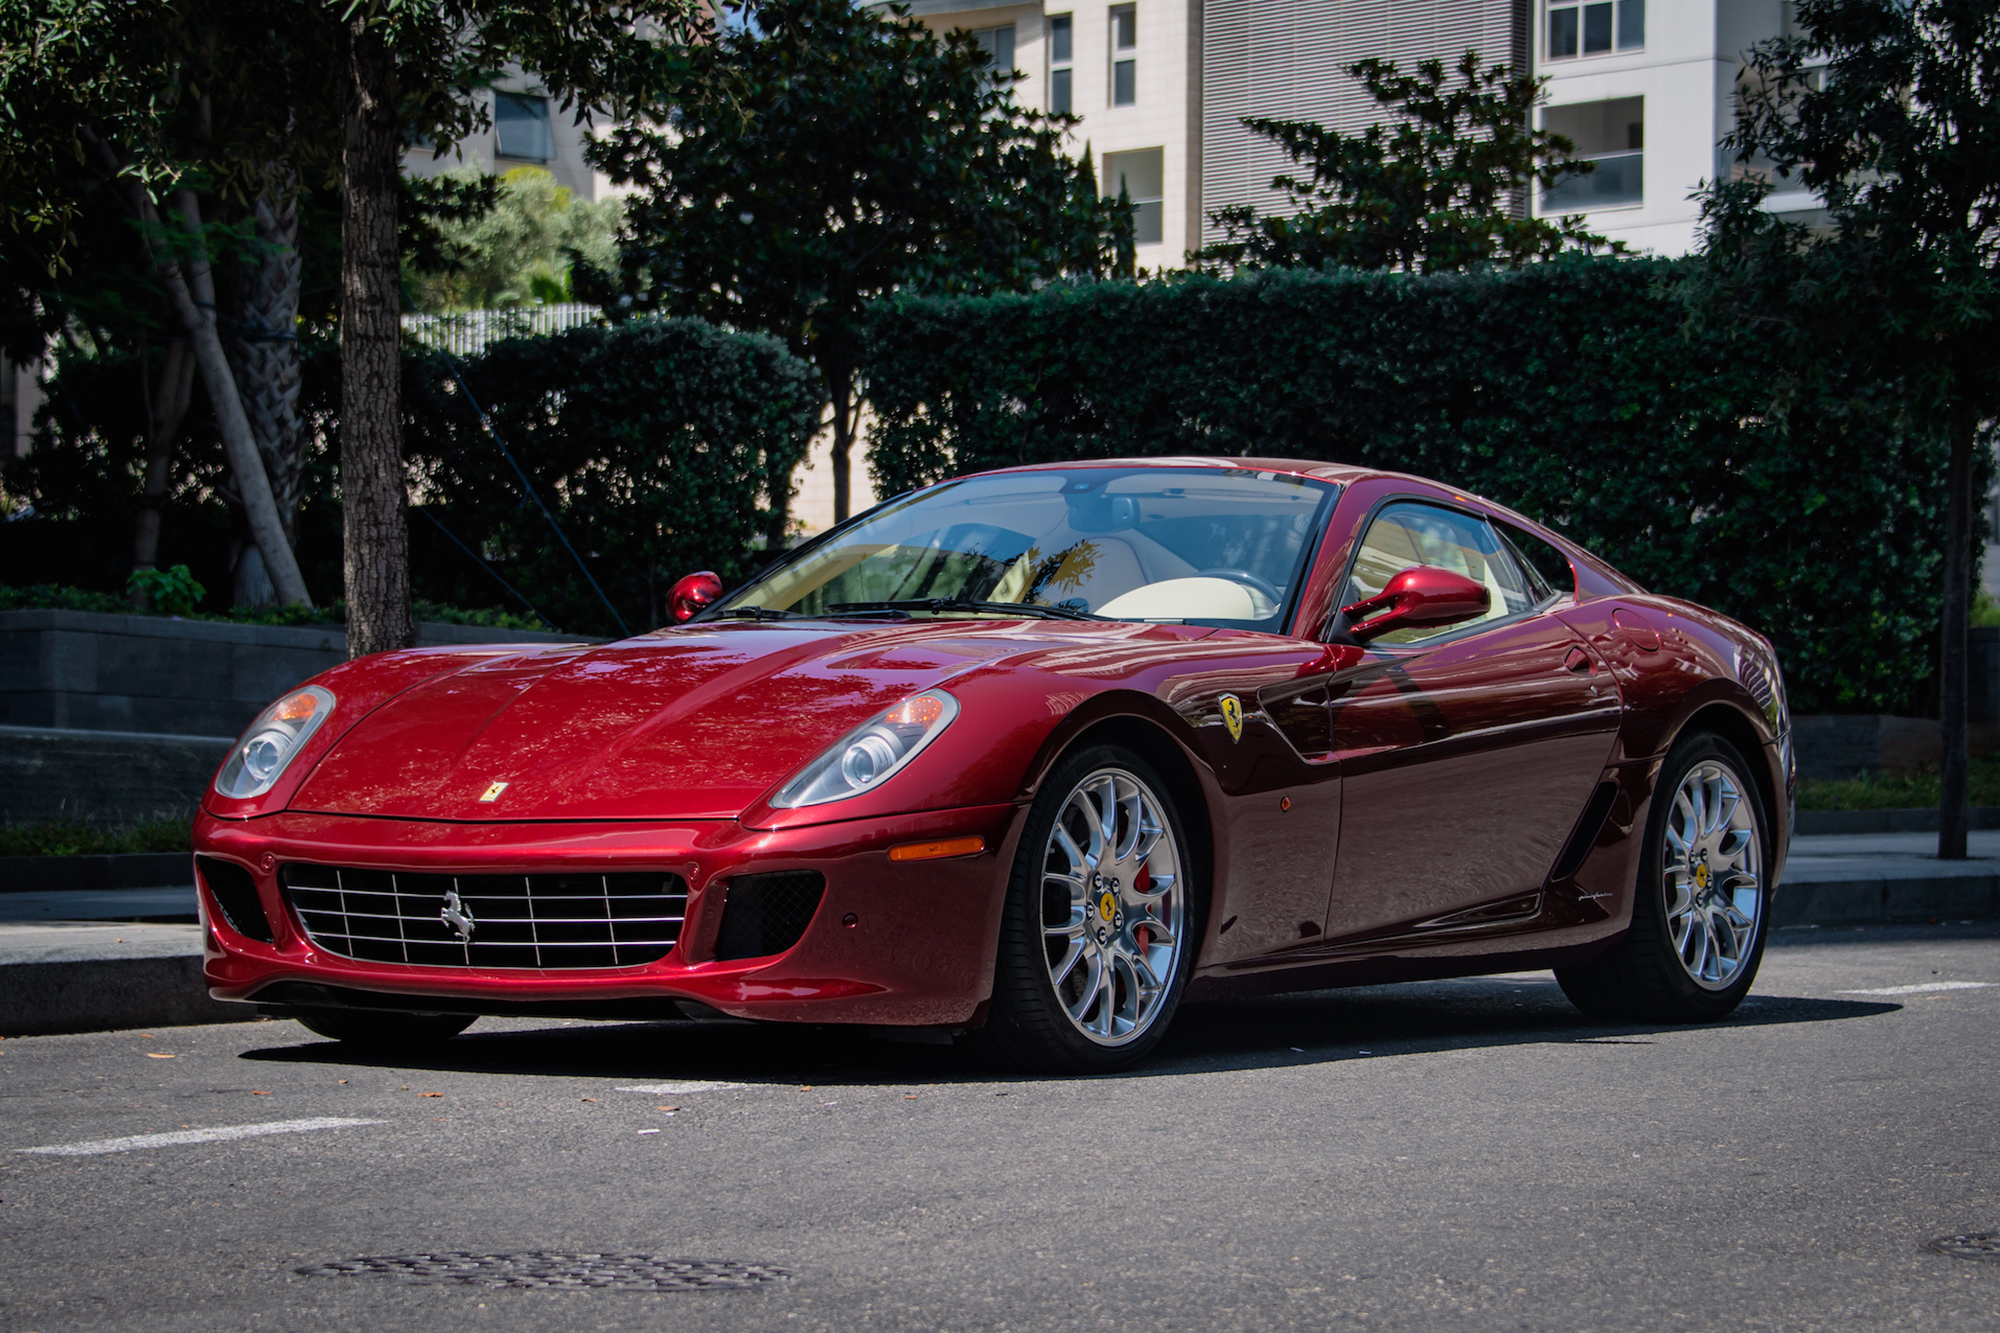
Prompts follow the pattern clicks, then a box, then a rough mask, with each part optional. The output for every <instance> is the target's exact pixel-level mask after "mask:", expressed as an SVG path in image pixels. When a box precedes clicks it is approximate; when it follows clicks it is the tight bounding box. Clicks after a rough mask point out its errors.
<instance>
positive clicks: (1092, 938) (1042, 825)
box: [973, 745, 1201, 1074]
mask: <svg viewBox="0 0 2000 1333" xmlns="http://www.w3.org/2000/svg"><path fill="white" fill-rule="evenodd" d="M1200 927H1201V899H1200V896H1199V886H1198V885H1197V883H1196V880H1195V866H1194V863H1193V858H1192V857H1191V856H1190V845H1189V842H1188V837H1187V832H1186V828H1185V826H1184V825H1183V823H1182V821H1181V818H1180V814H1179V812H1178V811H1177V810H1175V808H1174V804H1173V800H1172V798H1171V797H1170V796H1169V795H1168V789H1167V785H1166V783H1165V782H1164V781H1163V780H1162V779H1161V778H1160V776H1159V774H1158V773H1157V772H1156V771H1155V770H1154V769H1153V767H1152V765H1150V764H1148V763H1147V762H1146V761H1145V760H1144V759H1142V758H1141V757H1139V756H1138V755H1136V754H1133V753H1132V752H1131V751H1129V750H1125V749H1122V748H1119V747H1116V746H1108V745H1099V746H1092V747H1090V748H1088V749H1085V750H1081V751H1079V752H1077V753H1076V754H1074V755H1071V756H1070V757H1068V758H1067V759H1065V760H1064V761H1063V762H1062V763H1060V764H1058V765H1057V766H1056V768H1055V769H1054V770H1053V771H1052V772H1051V773H1050V774H1049V775H1048V778H1047V779H1046V780H1045V781H1044V782H1043V784H1042V791H1041V794H1040V795H1039V796H1038V797H1036V799H1035V804H1034V806H1033V808H1032V809H1031V810H1030V811H1029V814H1028V822H1027V827H1026V828H1025V829H1024V830H1023V831H1022V835H1021V844H1020V851H1019V852H1018V853H1017V854H1016V856H1015V859H1014V872H1013V877H1012V879H1011V880H1010V882H1009V884H1008V890H1007V905H1006V908H1005V913H1004V916H1003V917H1002V920H1001V924H1000V956H999V959H998V963H997V967H996V969H995V972H994V977H993V1006H992V1010H991V1012H990V1014H989V1016H988V1018H987V1022H986V1026H985V1027H983V1028H981V1029H979V1031H978V1032H977V1033H976V1034H974V1039H973V1040H974V1044H975V1045H976V1046H978V1047H981V1048H983V1049H984V1050H985V1052H986V1053H987V1054H989V1055H991V1056H993V1057H995V1058H997V1059H998V1060H1000V1061H1001V1062H1002V1063H1005V1064H1008V1065H1012V1066H1015V1067H1017V1068H1030V1069H1039V1070H1044V1071H1048V1072H1051V1073H1080V1074H1088V1073H1105V1072H1109V1071H1111V1070H1114V1069H1121V1068H1124V1067H1125V1066H1127V1065H1131V1064H1136V1063H1137V1062H1138V1061H1140V1060H1143V1059H1144V1058H1145V1057H1146V1056H1148V1055H1149V1054H1151V1053H1152V1051H1153V1049H1154V1048H1155V1047H1157V1046H1158V1045H1159V1043H1160V1040H1161V1038H1162V1037H1163V1036H1164V1035H1165V1033H1166V1029H1167V1024H1168V1022H1169V1021H1170V1020H1171V1019H1172V1018H1173V1014H1174V1010H1175V1009H1176V1008H1178V1007H1179V1005H1180V999H1181V993H1182V992H1183V991H1184V990H1185V989H1186V988H1187V979H1188V975H1189V973H1190V972H1192V971H1193V968H1194V951H1195V947H1196V942H1197V940H1198V938H1199V932H1200Z"/></svg>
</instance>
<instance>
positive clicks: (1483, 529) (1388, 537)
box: [1341, 501, 1541, 643]
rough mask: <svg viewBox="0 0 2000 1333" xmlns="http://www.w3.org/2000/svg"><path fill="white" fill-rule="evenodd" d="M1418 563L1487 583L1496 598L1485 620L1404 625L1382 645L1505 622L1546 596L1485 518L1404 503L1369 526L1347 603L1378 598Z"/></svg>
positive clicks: (1382, 639) (1388, 509)
mask: <svg viewBox="0 0 2000 1333" xmlns="http://www.w3.org/2000/svg"><path fill="white" fill-rule="evenodd" d="M1412 565H1434V566H1436V567H1437V568H1439V569H1449V570H1451V571H1452V572H1453V573H1455V574H1463V575H1465V576H1466V577H1467V578H1469V579H1471V580H1473V581H1474V582H1475V583H1483V584H1485V585H1486V589H1487V591H1488V592H1490V593H1491V594H1492V595H1493V602H1492V605H1491V607H1489V608H1488V610H1487V612H1486V615H1485V616H1484V617H1483V618H1482V619H1481V620H1480V621H1473V622H1462V623H1460V624H1457V625H1448V626H1444V627H1441V628H1436V629H1404V630H1396V631H1393V632H1392V633H1389V634H1384V635H1383V636H1381V637H1380V638H1379V639H1376V640H1375V642H1376V643H1420V642H1422V641H1423V640H1425V639H1434V638H1436V637H1437V636H1438V635H1440V634H1455V633H1458V632H1460V631H1462V630H1463V629H1465V627H1466V623H1472V624H1481V623H1484V622H1485V621H1490V620H1505V619H1506V618H1507V617H1509V616H1517V615H1520V614H1521V613H1522V612H1524V611H1527V610H1529V609H1530V608H1532V607H1533V606H1534V605H1535V603H1536V602H1538V601H1540V600H1541V598H1540V597H1538V596H1537V595H1536V590H1535V589H1534V588H1533V587H1532V586H1531V585H1530V584H1529V582H1528V579H1527V577H1526V576H1525V575H1524V574H1523V573H1522V572H1521V568H1520V566H1519V565H1517V564H1516V563H1515V562H1514V557H1513V556H1512V555H1511V554H1510V553H1509V552H1508V550H1507V547H1506V543H1504V542H1502V541H1501V540H1500V536H1499V534H1498V533H1496V532H1494V530H1493V528H1492V525H1491V524H1489V523H1487V522H1486V520H1485V519H1482V518H1475V517H1473V516H1472V515H1470V514H1461V513H1459V512H1458V511H1456V510H1452V509H1441V508H1439V507H1438V506H1436V505H1428V504H1420V503H1416V502H1414V501H1412V502H1398V503H1396V504H1392V505H1388V506H1385V507H1384V508H1383V509H1382V511H1381V512H1380V513H1378V514H1376V515H1375V519H1374V521H1373V522H1372V523H1370V524H1369V525H1368V531H1367V533H1366V534H1364V535H1363V536H1362V538H1361V549H1360V550H1359V551H1358V552H1356V554H1355V557H1354V568H1353V571H1352V572H1351V573H1350V574H1349V575H1348V581H1347V588H1346V590H1345V595H1344V596H1343V597H1342V598H1341V605H1343V606H1348V605H1352V604H1353V603H1355V602H1358V601H1361V600H1363V599H1364V598H1368V597H1373V596H1374V595H1375V594H1376V593H1378V592H1380V591H1382V589H1383V588H1384V587H1386V586H1388V583H1389V580H1390V579H1392V578H1394V577H1395V576H1396V575H1398V574H1400V573H1402V572H1403V571H1404V570H1406V569H1408V568H1410V566H1412Z"/></svg>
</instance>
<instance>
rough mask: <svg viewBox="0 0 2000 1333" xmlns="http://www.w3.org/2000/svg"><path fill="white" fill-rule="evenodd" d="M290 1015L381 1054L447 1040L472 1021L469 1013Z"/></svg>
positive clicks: (331, 1012)
mask: <svg viewBox="0 0 2000 1333" xmlns="http://www.w3.org/2000/svg"><path fill="white" fill-rule="evenodd" d="M293 1016H294V1017H295V1018H297V1019H298V1020H299V1022H300V1023H301V1024H303V1025H304V1026H305V1027H306V1028H308V1029H310V1030H311V1031H313V1032H317V1033H318V1034H319V1035H320V1036H322V1037H327V1038H329V1039H331V1040H333V1041H337V1042H340V1043H342V1044H343V1045H347V1046H352V1047H355V1048H356V1049H359V1050H366V1051H380V1052H383V1053H385V1054H387V1053H393V1052H397V1051H415V1050H421V1049H423V1048H424V1047H426V1046H435V1045H437V1044H439V1043H440V1042H446V1041H450V1040H451V1039H452V1038H453V1037H456V1036H457V1035H458V1034H459V1033H461V1032H463V1031H465V1030H466V1029H467V1028H469V1027H471V1026H472V1024H473V1021H474V1020H473V1015H471V1014H397V1013H387V1012H384V1011H381V1010H375V1009H309V1010H307V1011H306V1012H304V1013H301V1014H295V1015H293Z"/></svg>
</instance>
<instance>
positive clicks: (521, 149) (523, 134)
mask: <svg viewBox="0 0 2000 1333" xmlns="http://www.w3.org/2000/svg"><path fill="white" fill-rule="evenodd" d="M493 129H494V132H495V133H496V134H497V136H498V138H499V142H498V145H497V148H496V151H497V152H498V153H499V154H500V156H501V157H518V158H522V159H525V160H526V161H529V162H552V161H554V160H555V156H556V138H555V135H554V133H553V132H551V130H550V128H549V99H548V98H546V97H528V96H524V95H523V94H520V93H495V94H493Z"/></svg>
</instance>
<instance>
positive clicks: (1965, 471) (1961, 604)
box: [1937, 405, 1978, 861]
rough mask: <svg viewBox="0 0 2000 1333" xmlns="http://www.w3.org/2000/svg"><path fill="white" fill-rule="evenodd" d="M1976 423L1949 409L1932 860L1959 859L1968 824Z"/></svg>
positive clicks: (1960, 409) (1965, 410) (1962, 409)
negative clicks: (1939, 761)
mask: <svg viewBox="0 0 2000 1333" xmlns="http://www.w3.org/2000/svg"><path fill="white" fill-rule="evenodd" d="M1977 433H1978V422H1977V420H1976V419H1975V418H1974V416H1973V414H1972V411H1971V410H1970V408H1969V407H1966V406H1964V405H1959V406H1955V407H1954V408H1953V409H1952V414H1951V463H1950V465H1949V468H1948V470H1947V473H1946V481H1945V520H1944V643H1943V644H1942V651H1941V652H1940V653H1939V655H1938V659H1939V660H1938V694H1939V699H1938V721H1939V726H1940V728H1941V730H1942V731H1943V733H1944V735H1943V741H1944V765H1943V768H1944V772H1943V774H1942V781H1941V782H1940V784H1939V791H1938V851H1937V854H1938V859H1939V860H1940V861H1963V860H1964V859H1965V855H1966V831H1967V830H1968V829H1969V828H1970V827H1971V824H1972V808H1971V790H1970V777H1971V767H1972V763H1971V755H1970V747H1969V745H1968V744H1967V739H1966V724H1967V721H1968V718H1967V713H1968V712H1969V708H1968V695H1969V691H1968V689H1967V686H1968V684H1969V680H1968V677H1969V676H1970V671H1969V669H1968V668H1969V666H1970V657H1971V652H1970V647H1969V644H1968V642H1967V640H1968V639H1969V638H1970V630H1971V623H1972V472H1973V468H1972V450H1973V443H1974V437H1975V436H1976V435H1977Z"/></svg>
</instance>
